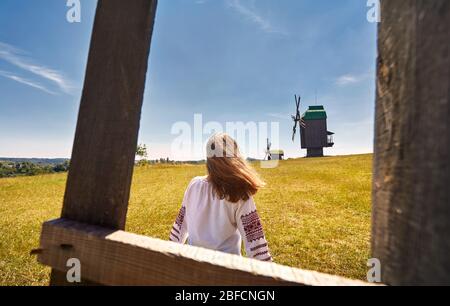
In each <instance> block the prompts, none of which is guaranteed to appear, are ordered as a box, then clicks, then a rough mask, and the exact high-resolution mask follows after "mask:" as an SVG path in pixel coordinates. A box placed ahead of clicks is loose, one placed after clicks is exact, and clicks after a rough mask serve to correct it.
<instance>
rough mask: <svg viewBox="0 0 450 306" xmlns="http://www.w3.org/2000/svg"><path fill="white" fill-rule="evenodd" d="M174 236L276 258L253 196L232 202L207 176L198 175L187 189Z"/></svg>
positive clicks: (224, 249)
mask: <svg viewBox="0 0 450 306" xmlns="http://www.w3.org/2000/svg"><path fill="white" fill-rule="evenodd" d="M170 239H171V240H172V241H174V242H179V243H184V242H185V241H186V239H187V243H188V244H190V245H193V246H197V247H204V248H208V249H213V250H217V251H221V252H226V253H230V254H237V255H240V254H241V244H242V239H244V244H245V247H246V252H247V256H249V257H252V258H256V259H260V260H266V261H270V260H272V258H271V256H270V254H269V249H268V246H267V241H266V239H265V237H264V233H263V229H262V226H261V221H260V219H259V216H258V214H257V212H256V207H255V203H254V201H253V198H252V197H250V198H249V199H248V200H246V201H244V200H241V201H239V202H237V203H231V202H229V201H227V200H225V199H220V198H219V197H218V196H217V194H216V193H215V192H214V190H213V186H212V184H211V183H210V182H208V179H207V177H196V178H194V179H193V180H192V181H191V183H190V184H189V186H188V188H187V189H186V192H185V195H184V199H183V204H182V208H181V209H180V212H179V214H178V217H177V219H176V221H175V224H174V226H173V228H172V231H171V234H170Z"/></svg>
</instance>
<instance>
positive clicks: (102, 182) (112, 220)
mask: <svg viewBox="0 0 450 306" xmlns="http://www.w3.org/2000/svg"><path fill="white" fill-rule="evenodd" d="M156 3H157V1H156V0H133V1H123V0H100V1H98V5H97V12H96V16H95V21H94V28H93V32H92V38H91V46H90V51H89V58H88V63H87V70H86V77H85V82H84V88H83V94H82V98H81V105H80V110H79V115H78V122H77V129H76V135H75V141H74V146H73V152H72V159H71V164H70V171H69V176H68V180H67V187H66V193H65V197H64V207H63V210H62V216H63V217H65V218H70V219H72V220H77V221H81V222H86V223H89V224H96V225H101V226H105V227H110V228H114V229H123V228H124V227H125V219H126V214H127V206H128V200H129V193H130V185H131V178H132V173H133V166H134V159H135V152H136V146H137V137H138V131H139V120H140V114H141V107H142V99H143V93H144V86H145V77H146V72H147V62H148V56H149V50H150V40H151V36H152V31H153V24H154V19H155V11H156Z"/></svg>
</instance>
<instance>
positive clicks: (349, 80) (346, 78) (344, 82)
mask: <svg viewBox="0 0 450 306" xmlns="http://www.w3.org/2000/svg"><path fill="white" fill-rule="evenodd" d="M369 76H370V74H368V73H366V74H361V75H355V74H344V75H341V76H340V77H338V78H337V79H336V85H338V86H341V87H343V86H348V85H353V84H357V83H360V82H362V81H365V80H366V79H367V78H368V77H369Z"/></svg>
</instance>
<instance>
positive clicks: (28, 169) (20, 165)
mask: <svg viewBox="0 0 450 306" xmlns="http://www.w3.org/2000/svg"><path fill="white" fill-rule="evenodd" d="M69 165H70V161H68V160H67V161H64V162H62V163H58V164H40V163H32V162H28V161H26V162H14V161H0V178H3V177H15V176H31V175H39V174H51V173H60V172H67V171H68V170H69Z"/></svg>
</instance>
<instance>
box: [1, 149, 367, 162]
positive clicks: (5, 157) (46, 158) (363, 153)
mask: <svg viewBox="0 0 450 306" xmlns="http://www.w3.org/2000/svg"><path fill="white" fill-rule="evenodd" d="M369 154H373V152H361V153H348V154H337V155H331V154H325V155H324V156H323V157H339V156H357V155H369ZM161 158H162V159H166V158H167V156H166V157H159V158H147V160H159V159H161ZM246 158H247V159H254V160H262V159H258V158H253V157H246ZM299 158H306V151H305V156H298V157H285V158H284V159H285V160H287V159H299ZM7 159H43V160H54V159H65V160H70V159H71V158H70V157H36V156H34V157H10V156H0V160H7ZM203 160H205V159H192V160H172V159H170V161H180V162H188V161H193V162H196V161H203Z"/></svg>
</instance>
